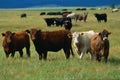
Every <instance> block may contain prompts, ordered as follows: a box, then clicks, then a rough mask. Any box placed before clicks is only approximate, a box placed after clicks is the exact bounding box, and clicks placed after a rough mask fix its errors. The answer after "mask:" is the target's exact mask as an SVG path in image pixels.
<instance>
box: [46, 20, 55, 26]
mask: <svg viewBox="0 0 120 80" xmlns="http://www.w3.org/2000/svg"><path fill="white" fill-rule="evenodd" d="M44 20H45V22H46V24H47V26H51V25H54V22H55V18H44Z"/></svg>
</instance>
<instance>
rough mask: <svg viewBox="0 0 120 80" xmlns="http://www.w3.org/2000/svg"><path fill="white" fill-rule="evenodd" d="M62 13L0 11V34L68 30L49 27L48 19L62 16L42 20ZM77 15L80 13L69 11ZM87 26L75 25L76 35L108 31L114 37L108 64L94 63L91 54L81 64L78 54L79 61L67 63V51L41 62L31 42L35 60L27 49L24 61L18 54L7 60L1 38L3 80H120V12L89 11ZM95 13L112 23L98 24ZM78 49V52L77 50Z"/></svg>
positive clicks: (0, 79)
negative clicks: (22, 16)
mask: <svg viewBox="0 0 120 80" xmlns="http://www.w3.org/2000/svg"><path fill="white" fill-rule="evenodd" d="M42 11H45V12H48V11H62V10H61V9H4V10H2V9H1V10H0V34H1V33H3V32H5V31H7V30H11V31H12V32H17V31H21V30H26V29H31V28H37V29H41V30H42V31H54V30H60V29H64V27H56V26H52V27H47V25H46V23H45V21H44V18H48V17H61V16H48V15H43V16H40V12H42ZM68 11H72V12H75V13H83V12H84V11H76V10H74V9H68ZM87 12H88V18H87V22H86V23H84V22H83V21H81V22H80V21H78V22H75V21H74V20H73V21H72V23H73V27H72V29H71V32H74V31H88V30H94V31H96V32H100V31H102V30H103V29H107V30H108V31H110V32H111V33H112V34H111V35H110V36H109V40H110V54H109V57H108V63H104V62H103V61H102V62H100V63H99V62H96V61H91V60H90V57H89V54H85V55H84V57H83V59H82V60H80V59H79V57H78V55H77V53H75V52H74V54H75V57H72V56H70V59H68V60H66V58H65V55H64V52H63V50H60V51H58V52H49V53H48V57H47V61H44V60H39V59H38V54H37V52H36V51H35V49H34V46H33V43H32V41H31V49H30V50H31V58H28V57H27V56H26V51H25V49H24V55H23V58H20V57H19V54H18V52H16V54H15V57H14V58H11V57H9V58H8V59H6V57H5V53H4V51H3V48H2V41H3V37H2V36H0V44H1V46H0V80H119V79H120V12H115V13H112V12H111V10H110V9H107V10H87ZM22 13H26V14H27V18H20V15H21V14H22ZM94 13H107V15H108V22H107V23H104V22H101V23H98V22H97V20H96V18H95V17H94V15H93V14H94ZM73 49H74V48H73Z"/></svg>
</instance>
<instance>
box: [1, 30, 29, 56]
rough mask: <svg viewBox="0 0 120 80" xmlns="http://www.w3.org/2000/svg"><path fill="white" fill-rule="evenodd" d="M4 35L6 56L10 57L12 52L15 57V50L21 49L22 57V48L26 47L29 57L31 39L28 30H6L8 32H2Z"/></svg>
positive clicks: (21, 54)
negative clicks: (14, 31) (13, 31)
mask: <svg viewBox="0 0 120 80" xmlns="http://www.w3.org/2000/svg"><path fill="white" fill-rule="evenodd" d="M2 36H3V37H4V40H3V44H2V46H3V48H4V51H5V54H6V57H9V55H10V53H11V56H12V57H14V54H15V51H19V54H20V57H22V56H23V50H22V49H23V48H24V47H26V53H27V55H28V57H30V39H29V35H28V34H27V33H26V32H24V31H21V32H16V33H12V32H11V31H6V33H2Z"/></svg>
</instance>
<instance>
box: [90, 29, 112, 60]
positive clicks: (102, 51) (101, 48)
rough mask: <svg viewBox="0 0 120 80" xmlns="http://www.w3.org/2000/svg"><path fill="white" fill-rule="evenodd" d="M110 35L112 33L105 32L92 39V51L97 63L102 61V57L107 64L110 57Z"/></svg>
mask: <svg viewBox="0 0 120 80" xmlns="http://www.w3.org/2000/svg"><path fill="white" fill-rule="evenodd" d="M110 34H111V32H108V31H107V30H103V31H102V32H100V33H98V34H95V35H94V36H92V38H91V49H92V51H93V54H94V56H95V58H96V60H97V61H101V57H102V56H103V57H104V61H105V62H107V59H108V56H109V40H108V35H110Z"/></svg>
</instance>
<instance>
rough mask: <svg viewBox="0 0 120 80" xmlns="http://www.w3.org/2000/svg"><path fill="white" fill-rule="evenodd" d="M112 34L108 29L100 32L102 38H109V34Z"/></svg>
mask: <svg viewBox="0 0 120 80" xmlns="http://www.w3.org/2000/svg"><path fill="white" fill-rule="evenodd" d="M110 34H111V32H108V31H107V30H105V29H104V30H103V31H102V32H100V33H99V35H100V36H101V38H102V40H108V36H109V35H110Z"/></svg>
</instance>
